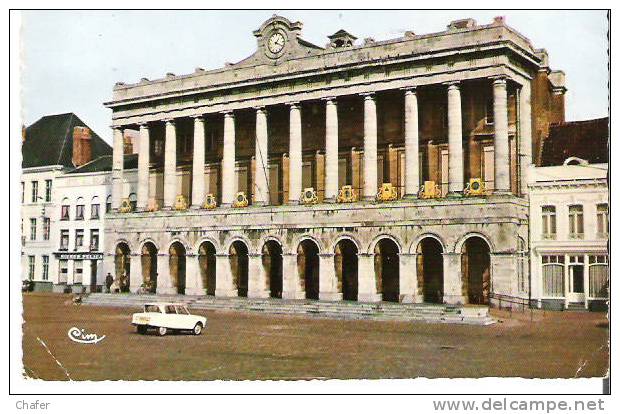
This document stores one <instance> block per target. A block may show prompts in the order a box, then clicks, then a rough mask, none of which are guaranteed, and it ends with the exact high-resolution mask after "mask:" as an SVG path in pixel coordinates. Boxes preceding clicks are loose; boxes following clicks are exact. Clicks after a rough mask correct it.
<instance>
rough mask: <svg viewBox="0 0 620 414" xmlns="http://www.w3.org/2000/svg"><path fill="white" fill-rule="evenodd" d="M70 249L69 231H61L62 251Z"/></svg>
mask: <svg viewBox="0 0 620 414" xmlns="http://www.w3.org/2000/svg"><path fill="white" fill-rule="evenodd" d="M68 248H69V230H60V250H67V249H68Z"/></svg>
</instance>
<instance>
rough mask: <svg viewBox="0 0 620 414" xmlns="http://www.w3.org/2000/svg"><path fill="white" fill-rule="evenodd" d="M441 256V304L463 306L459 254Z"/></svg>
mask: <svg viewBox="0 0 620 414" xmlns="http://www.w3.org/2000/svg"><path fill="white" fill-rule="evenodd" d="M442 255H443V302H444V303H449V304H453V305H456V304H464V303H465V298H464V297H463V286H462V282H461V278H462V275H461V253H442Z"/></svg>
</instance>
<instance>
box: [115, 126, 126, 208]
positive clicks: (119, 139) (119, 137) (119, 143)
mask: <svg viewBox="0 0 620 414" xmlns="http://www.w3.org/2000/svg"><path fill="white" fill-rule="evenodd" d="M112 129H113V143H112V145H113V146H112V209H113V210H115V211H117V210H118V209H119V208H120V206H121V199H122V198H123V152H124V145H123V128H122V127H120V126H113V127H112Z"/></svg>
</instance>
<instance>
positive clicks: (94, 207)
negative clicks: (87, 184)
mask: <svg viewBox="0 0 620 414" xmlns="http://www.w3.org/2000/svg"><path fill="white" fill-rule="evenodd" d="M90 219H91V220H99V199H98V198H97V197H95V198H94V199H93V201H92V202H91V205H90Z"/></svg>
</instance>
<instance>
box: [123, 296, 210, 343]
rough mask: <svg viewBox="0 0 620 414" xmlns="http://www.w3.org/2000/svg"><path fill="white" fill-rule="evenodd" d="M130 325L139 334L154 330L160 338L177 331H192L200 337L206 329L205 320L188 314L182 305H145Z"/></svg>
mask: <svg viewBox="0 0 620 414" xmlns="http://www.w3.org/2000/svg"><path fill="white" fill-rule="evenodd" d="M131 324H132V325H134V326H135V327H136V329H137V330H138V333H141V334H144V333H146V331H147V330H148V329H149V328H155V329H157V333H158V334H159V335H161V336H163V335H166V333H167V332H168V331H177V330H178V331H180V330H187V331H192V332H193V333H194V335H200V334H201V333H202V330H203V329H204V328H206V327H207V318H205V317H204V316H200V315H192V314H190V313H189V310H187V306H186V305H185V304H183V303H166V302H164V303H161V302H160V303H146V304H144V311H143V312H140V313H134V314H133V316H132V318H131Z"/></svg>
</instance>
